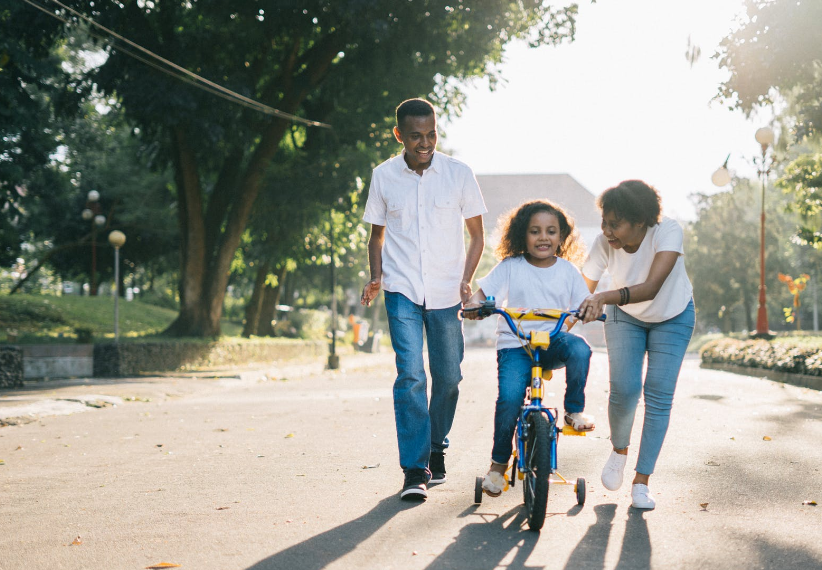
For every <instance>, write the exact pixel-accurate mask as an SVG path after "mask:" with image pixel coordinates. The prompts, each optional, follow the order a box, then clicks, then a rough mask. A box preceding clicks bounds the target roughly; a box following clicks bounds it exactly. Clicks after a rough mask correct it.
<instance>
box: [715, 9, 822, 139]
mask: <svg viewBox="0 0 822 570" xmlns="http://www.w3.org/2000/svg"><path fill="white" fill-rule="evenodd" d="M745 7H746V11H747V19H746V21H745V22H743V24H742V25H741V26H740V27H739V28H737V29H736V30H735V31H733V32H732V33H731V34H730V35H728V37H726V38H725V39H724V40H723V41H722V42H721V44H720V47H719V52H718V54H717V57H718V59H719V65H720V67H724V68H725V69H726V70H728V71H729V72H730V77H729V78H728V80H727V81H726V82H725V83H724V84H723V85H722V86H721V88H720V96H721V97H723V98H724V99H726V100H728V101H733V102H734V104H735V105H736V106H738V107H740V108H742V109H743V110H745V111H746V112H750V111H751V110H752V109H753V108H755V107H757V106H762V105H769V104H771V103H773V101H774V96H775V95H776V94H777V93H778V94H779V95H781V96H782V97H783V98H785V99H786V100H787V101H788V102H789V103H791V107H790V109H789V111H788V112H789V113H790V114H791V115H792V116H795V117H796V120H797V136H798V139H800V140H801V139H802V138H803V137H804V136H806V135H814V134H818V129H819V128H820V126H822V74H820V73H819V64H820V54H822V36H820V35H819V33H818V25H819V22H820V21H822V3H820V2H797V1H795V0H771V1H767V2H763V1H762V0H746V1H745Z"/></svg>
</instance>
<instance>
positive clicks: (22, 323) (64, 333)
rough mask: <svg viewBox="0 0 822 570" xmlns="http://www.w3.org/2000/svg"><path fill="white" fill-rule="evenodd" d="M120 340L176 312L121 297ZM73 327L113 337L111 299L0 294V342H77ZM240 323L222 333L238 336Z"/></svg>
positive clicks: (153, 331) (161, 325) (138, 335)
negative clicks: (12, 340)
mask: <svg viewBox="0 0 822 570" xmlns="http://www.w3.org/2000/svg"><path fill="white" fill-rule="evenodd" d="M119 305H120V307H119V308H120V339H121V340H125V341H127V340H129V339H141V340H145V337H147V336H153V335H157V334H159V333H161V332H162V331H163V330H164V329H165V328H166V327H167V326H168V325H170V324H171V323H172V321H174V319H175V318H176V317H177V311H173V310H170V309H165V308H162V307H157V306H154V305H148V304H145V303H141V302H140V301H128V302H127V301H125V300H123V299H120V303H119ZM76 329H88V330H90V331H91V333H92V335H93V336H94V338H95V339H97V340H102V339H105V338H114V298H113V297H108V296H100V297H81V296H76V295H64V296H62V297H55V296H51V295H19V294H15V295H2V296H0V342H10V340H11V339H9V335H12V337H13V336H14V335H16V337H17V339H16V341H15V342H17V343H35V342H37V343H39V342H57V343H59V342H76V338H77V335H76V332H75V331H76ZM241 331H242V326H241V325H239V324H237V323H232V322H229V321H225V320H224V321H223V322H222V333H223V335H224V336H239V335H240V332H241Z"/></svg>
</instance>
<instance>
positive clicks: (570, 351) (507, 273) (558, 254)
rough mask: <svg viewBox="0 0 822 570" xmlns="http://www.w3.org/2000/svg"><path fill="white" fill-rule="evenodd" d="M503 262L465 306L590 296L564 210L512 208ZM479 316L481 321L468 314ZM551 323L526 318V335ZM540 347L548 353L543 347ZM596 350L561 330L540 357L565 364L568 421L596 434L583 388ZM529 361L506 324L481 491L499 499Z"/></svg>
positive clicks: (574, 303)
mask: <svg viewBox="0 0 822 570" xmlns="http://www.w3.org/2000/svg"><path fill="white" fill-rule="evenodd" d="M496 253H497V257H499V258H500V259H501V260H502V261H500V262H499V263H498V264H497V265H496V267H494V268H493V269H492V270H491V272H490V273H489V274H488V275H486V276H485V277H483V278H482V279H479V280H478V284H479V286H480V289H479V290H478V291H477V292H476V293H475V294H474V295H473V296H472V297H471V298H470V299H469V300H468V303H467V304H466V305H465V308H466V309H469V308H472V307H478V306H479V305H480V304H481V303H482V302H483V301H484V300H485V299H486V296H494V297H496V298H497V299H498V300H499V301H500V302H503V303H504V304H505V305H507V306H512V307H529V308H562V309H564V308H570V307H573V308H576V307H578V306H579V304H580V303H581V302H582V301H583V300H584V299H585V298H586V297H587V296H588V289H587V287H586V286H585V280H584V279H583V278H582V275H581V274H580V272H579V270H578V269H577V268H576V267H575V266H574V265H573V264H572V263H571V261H578V260H581V257H582V254H583V252H582V244H581V243H580V240H579V234H578V232H577V231H576V230H575V229H574V221H573V219H572V218H571V217H570V216H568V215H567V214H566V213H565V212H564V211H563V210H562V208H560V207H559V206H557V205H555V204H552V203H551V202H547V201H541V200H538V201H533V202H527V203H525V204H523V205H522V206H520V207H519V208H518V209H517V210H515V211H513V212H512V213H511V214H510V215H509V216H508V218H507V219H506V220H504V222H503V225H502V239H501V241H500V243H499V245H498V246H497V250H496ZM466 316H467V318H473V319H476V318H477V317H476V316H471V315H470V314H469V315H466ZM553 326H554V323H553V322H551V321H524V322H523V323H522V328H523V332H525V334H528V332H530V331H532V330H552V329H553ZM540 350H542V349H540ZM590 360H591V348H590V347H589V346H588V343H587V342H585V340H584V339H582V338H580V337H578V336H576V335H573V334H570V333H568V332H566V331H562V332H560V333H559V334H557V336H556V337H555V338H554V339H553V340H552V341H551V346H550V347H549V348H548V349H547V350H543V352H541V353H540V362H541V363H542V364H543V366H544V367H545V368H548V369H557V368H563V367H565V369H566V373H565V377H566V390H565V423H566V424H568V425H571V426H572V427H573V428H574V429H576V430H579V431H590V430H592V429H594V419H593V418H592V417H591V416H588V415H586V414H584V413H582V412H583V410H584V409H585V393H584V390H585V383H586V381H587V379H588V366H589V364H590ZM531 365H532V361H531V357H530V356H529V355H528V353H527V352H526V351H525V348H523V346H522V344H521V342H520V339H519V338H518V337H516V336H514V334H513V333H512V332H511V330H510V329H509V328H508V326H507V325H506V324H505V323H504V322H502V320H500V322H499V324H498V325H497V373H498V382H499V395H498V396H497V404H496V412H495V414H494V447H493V449H492V451H491V468H490V470H489V471H488V475H486V476H485V480H484V481H483V484H482V488H483V489H485V491H486V493H487V494H488V495H490V496H492V497H497V496H499V495H500V493H502V490H503V488H504V487H505V478H504V476H503V474H504V473H505V471H506V469H507V468H508V461H509V459H510V458H511V453H512V451H513V445H512V440H513V437H514V430H515V429H516V423H517V415H518V414H519V409H520V407H521V406H522V402H523V400H524V399H525V390H526V388H527V387H528V385H529V384H530V379H531Z"/></svg>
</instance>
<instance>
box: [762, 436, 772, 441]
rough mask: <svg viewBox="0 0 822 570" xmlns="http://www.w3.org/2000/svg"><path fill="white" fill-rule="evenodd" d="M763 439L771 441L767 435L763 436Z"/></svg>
mask: <svg viewBox="0 0 822 570" xmlns="http://www.w3.org/2000/svg"><path fill="white" fill-rule="evenodd" d="M762 440H763V441H771V438H770V437H768V436H767V435H766V436H765V437H763V438H762Z"/></svg>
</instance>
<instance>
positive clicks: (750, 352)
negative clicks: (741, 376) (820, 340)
mask: <svg viewBox="0 0 822 570" xmlns="http://www.w3.org/2000/svg"><path fill="white" fill-rule="evenodd" d="M700 357H701V359H702V362H703V363H704V364H730V365H733V366H741V367H746V368H758V369H764V370H774V371H777V372H787V373H791V374H805V375H807V376H822V350H820V348H819V347H814V346H797V345H796V344H792V343H790V342H779V341H778V340H776V341H767V340H738V339H734V338H721V339H717V340H713V341H711V342H709V343H707V344H706V345H705V346H704V347H702V350H701V351H700Z"/></svg>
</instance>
